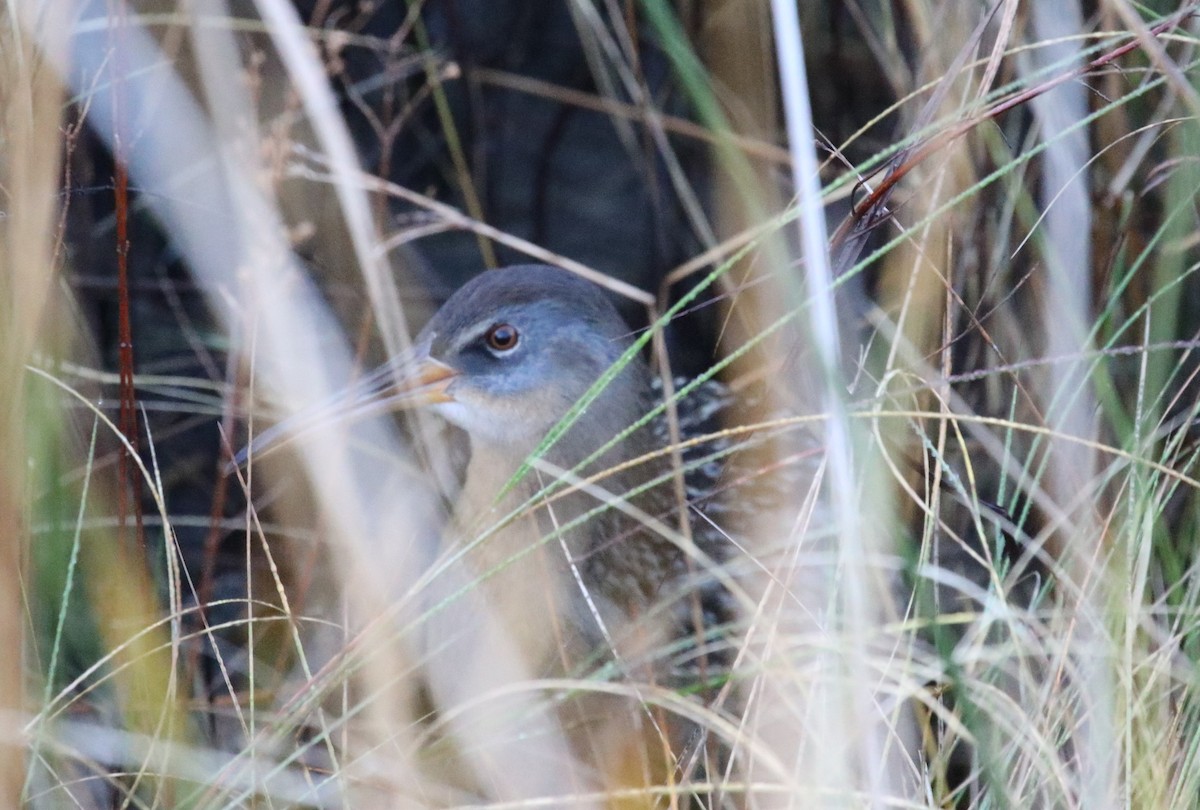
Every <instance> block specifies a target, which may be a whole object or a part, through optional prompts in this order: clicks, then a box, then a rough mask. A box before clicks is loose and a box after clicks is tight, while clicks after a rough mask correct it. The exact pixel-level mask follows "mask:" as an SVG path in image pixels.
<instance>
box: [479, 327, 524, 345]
mask: <svg viewBox="0 0 1200 810" xmlns="http://www.w3.org/2000/svg"><path fill="white" fill-rule="evenodd" d="M483 339H484V341H486V342H487V345H488V348H489V349H491V350H492V351H496V352H511V351H512V350H513V349H515V348H517V342H518V341H519V340H520V339H521V335H520V333H519V332H517V327H515V326H513V325H512V324H510V323H498V324H496V325H495V326H493V327H492V328H491V329H489V330H487V334H486V335H484V336H483Z"/></svg>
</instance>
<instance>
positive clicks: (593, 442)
mask: <svg viewBox="0 0 1200 810" xmlns="http://www.w3.org/2000/svg"><path fill="white" fill-rule="evenodd" d="M635 336H636V333H635V332H633V331H632V330H631V329H630V328H629V326H628V325H627V324H626V322H625V321H624V319H623V318H622V317H621V315H620V314H619V312H618V310H617V308H616V306H615V305H614V303H613V301H612V300H611V298H610V297H609V295H608V294H607V293H606V292H605V291H604V290H603V289H602V288H601V287H600V286H599V285H597V284H595V283H593V282H591V281H588V280H585V279H583V278H581V277H580V276H578V275H576V274H574V273H571V272H568V271H566V270H563V269H560V268H557V267H553V266H548V265H517V266H511V267H505V268H500V269H494V270H488V271H485V272H483V273H481V274H479V275H477V276H475V277H474V278H473V279H472V280H471V281H469V282H468V283H467V284H465V285H464V286H463V287H461V288H460V289H459V290H457V291H456V292H455V293H454V294H453V295H451V296H450V297H449V298H448V299H447V300H446V302H445V303H444V304H443V305H442V306H441V307H440V308H439V310H438V311H437V312H436V313H435V314H434V316H433V317H432V319H431V320H430V321H429V322H428V324H427V325H426V326H425V327H424V329H423V330H422V331H421V332H420V333H419V334H418V335H417V337H416V339H415V340H414V344H413V350H412V351H411V352H410V353H409V355H408V356H407V357H406V358H404V360H403V361H402V362H401V363H399V364H395V365H393V366H392V370H393V371H395V372H397V373H396V378H397V379H398V383H396V384H394V385H393V384H392V383H390V382H388V381H387V375H375V376H374V378H373V379H369V380H368V381H367V382H366V383H365V385H363V386H361V387H360V391H359V393H358V394H357V395H355V396H354V397H352V399H353V400H354V401H356V402H360V403H361V402H387V403H391V405H392V406H395V405H398V404H403V405H405V406H409V407H411V406H413V405H417V406H421V407H425V408H428V409H429V410H431V411H432V412H433V413H435V414H437V415H438V416H440V417H441V418H443V419H444V420H445V421H446V422H448V423H449V424H451V425H453V426H454V427H456V428H458V429H459V430H461V431H463V432H464V433H465V434H466V436H467V439H468V442H469V445H470V447H469V454H468V458H469V460H468V462H467V465H466V471H465V475H464V477H463V483H462V488H461V490H460V491H459V493H458V495H457V497H456V498H455V503H454V506H453V514H452V517H451V527H450V530H449V534H450V535H451V536H452V537H455V538H457V539H458V540H459V541H460V542H465V543H468V544H472V548H471V551H470V554H469V558H470V560H471V562H472V564H473V565H474V567H475V569H476V570H477V571H478V572H479V573H481V574H487V575H488V577H489V580H491V582H490V584H489V587H490V588H491V589H492V590H493V591H494V592H495V593H496V594H497V598H496V600H495V602H496V608H495V609H496V610H498V611H500V612H501V613H503V614H507V616H508V621H506V622H505V624H506V625H507V626H509V627H511V628H513V631H514V633H515V634H516V636H517V640H518V644H519V646H520V648H521V649H522V651H523V653H524V655H525V656H526V658H527V659H528V660H530V661H531V662H533V663H534V666H535V668H543V669H546V668H551V669H553V668H555V665H557V666H558V668H562V667H563V666H565V667H567V668H569V667H570V666H571V665H573V664H578V663H579V662H581V661H583V660H585V659H586V658H587V657H588V656H589V655H590V654H592V653H594V652H596V650H597V649H601V648H605V647H607V648H610V651H611V648H614V647H615V648H617V649H618V650H619V649H621V648H622V647H624V648H625V649H626V657H629V656H638V655H640V656H647V655H653V654H654V653H655V652H656V651H661V650H662V649H663V642H667V641H678V640H680V639H687V638H690V637H692V636H696V637H699V638H703V637H704V636H705V634H706V633H708V632H709V631H712V630H713V629H714V628H717V627H719V626H721V625H722V624H724V623H727V622H728V620H729V619H730V612H731V605H730V603H729V599H728V594H727V593H726V591H725V589H724V588H723V587H722V586H721V584H720V583H719V582H718V581H717V579H716V578H714V574H716V573H718V572H716V571H714V570H712V567H713V566H719V565H720V563H721V562H722V561H723V560H724V559H725V557H726V556H727V555H726V545H727V543H726V539H725V537H724V536H723V535H721V534H720V533H719V532H714V531H712V530H711V528H709V529H708V530H706V531H700V532H698V533H697V535H696V537H695V538H693V539H694V541H695V547H694V548H688V547H687V543H686V542H683V543H681V542H680V537H678V536H672V535H675V534H676V532H674V531H673V529H675V528H677V527H678V526H679V512H680V509H681V508H687V503H686V501H688V500H690V501H691V502H692V506H695V505H696V502H697V501H702V500H706V499H711V498H712V496H713V494H714V493H715V491H716V489H717V486H718V484H719V479H720V474H721V469H720V466H719V465H717V464H715V463H714V462H712V461H711V460H710V457H712V456H720V455H721V453H722V452H724V451H725V450H726V448H725V447H724V446H720V447H718V446H716V442H715V441H714V442H710V443H709V444H708V445H697V446H692V447H689V450H688V455H687V458H685V459H684V467H685V468H686V469H687V473H686V475H685V476H684V484H685V486H684V488H683V493H684V494H685V503H684V504H681V503H680V498H679V494H680V490H679V488H677V487H676V486H675V477H674V474H675V470H674V467H673V463H672V459H671V455H670V454H669V453H668V452H665V450H666V449H667V445H668V442H669V440H670V429H669V427H670V426H669V423H668V418H667V417H666V416H665V414H664V413H658V414H657V415H656V416H654V417H653V418H650V419H646V418H645V417H646V416H647V415H648V414H653V413H655V412H656V408H657V407H658V406H660V405H661V403H662V391H663V386H662V381H661V378H660V377H658V376H657V375H655V374H653V373H652V372H651V369H650V367H649V365H648V364H647V362H646V361H645V360H644V359H643V358H642V357H641V356H639V355H636V354H634V355H630V354H629V351H630V347H631V346H632V345H633V343H634V338H635ZM602 377H603V378H605V379H606V381H607V382H606V384H605V385H604V386H603V388H601V389H599V390H598V391H595V392H593V388H594V387H595V386H596V385H597V381H599V380H600V379H601V378H602ZM589 394H594V398H593V399H592V400H591V401H590V402H588V401H586V400H585V398H586V397H588V395H589ZM731 402H732V397H731V395H730V394H729V392H728V389H726V388H725V387H724V386H721V385H720V384H719V383H716V382H715V381H711V382H710V383H709V384H708V385H706V386H703V387H701V388H700V389H699V393H698V394H695V395H693V396H691V397H689V398H687V399H685V400H683V405H684V406H685V407H681V409H680V412H679V414H678V415H677V418H678V420H679V424H680V426H681V429H682V430H684V432H685V433H688V434H691V435H693V436H694V435H695V434H697V433H700V432H702V431H704V430H708V431H710V432H711V431H715V430H716V429H717V427H719V421H720V412H721V411H722V410H728V408H729V407H730V404H731ZM576 409H577V412H576ZM660 410H661V409H660ZM547 437H551V438H550V440H548V438H547ZM531 459H532V460H533V463H532V464H531V463H530V460H531ZM705 460H708V462H707V463H705ZM580 482H591V483H590V484H588V485H581V483H580ZM514 515H515V517H513V516H514ZM704 525H705V526H706V527H710V526H711V524H708V523H705V524H704ZM664 529H666V531H664ZM480 537H482V539H480V540H479V541H478V542H473V541H475V539H476V538H480ZM689 551H691V552H692V556H691V557H689ZM697 558H698V560H699V562H698V561H697ZM705 566H708V569H709V570H704V569H705ZM531 616H542V617H545V620H543V621H536V620H532V619H531ZM697 620H699V624H700V625H701V626H699V627H697V626H696V624H697ZM685 657H686V656H685ZM711 657H712V658H714V660H715V658H716V656H715V654H714V655H713V656H711ZM677 669H681V670H686V669H687V667H686V666H685V667H681V668H677ZM664 672H665V669H664V668H663V667H659V671H658V674H659V675H660V676H661V675H663V674H664Z"/></svg>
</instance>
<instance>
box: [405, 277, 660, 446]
mask: <svg viewBox="0 0 1200 810" xmlns="http://www.w3.org/2000/svg"><path fill="white" fill-rule="evenodd" d="M629 344H630V332H629V327H628V326H627V325H626V324H625V322H624V321H623V320H622V318H621V316H620V315H619V314H618V312H617V310H616V307H614V306H613V304H612V302H611V301H610V300H609V299H608V297H607V296H606V294H605V293H604V292H603V290H601V289H600V288H599V287H598V286H596V285H595V284H592V283H591V282H588V281H585V280H583V279H581V278H579V277H577V276H575V275H573V274H571V273H568V272H566V271H565V270H560V269H557V268H553V267H546V266H540V265H526V266H518V267H509V268H504V269H500V270H490V271H487V272H485V273H483V274H481V275H479V276H477V277H475V278H474V279H473V280H471V281H470V282H469V283H467V284H466V285H465V286H464V287H462V288H461V289H459V290H458V291H457V292H456V293H455V294H454V295H452V296H451V297H450V299H449V300H447V301H446V303H445V304H444V305H443V306H442V308H441V309H439V310H438V312H437V313H436V314H435V315H434V317H433V319H432V320H431V321H430V322H429V324H428V325H427V326H426V327H425V329H424V330H422V332H421V334H420V335H418V337H417V340H416V342H415V347H414V354H413V356H412V357H411V359H410V363H407V364H406V365H407V366H408V369H407V373H408V380H409V381H408V382H407V383H406V387H408V388H409V389H410V393H411V395H412V396H413V397H414V398H416V399H418V400H421V401H423V402H424V403H425V404H428V405H429V406H431V407H432V408H433V409H434V410H435V411H436V412H437V413H439V414H440V415H441V416H442V417H444V418H445V419H446V420H447V421H449V422H451V423H452V424H455V425H457V426H458V427H460V428H462V429H463V430H465V431H466V432H467V433H468V435H470V436H471V439H472V441H473V442H476V443H485V444H487V445H490V446H493V447H495V448H498V449H505V448H507V449H511V450H513V451H514V452H519V451H527V450H529V449H532V447H534V446H536V445H537V444H538V443H539V442H540V441H541V439H542V438H543V437H544V436H545V435H546V433H547V431H549V430H550V429H551V428H552V427H553V426H554V425H555V424H557V423H558V422H559V421H560V420H561V419H562V418H563V417H564V416H566V414H567V413H568V411H569V410H570V409H571V407H572V406H573V405H574V404H575V403H576V402H578V401H579V399H580V398H581V397H582V396H583V395H584V394H585V393H586V392H587V391H588V389H589V388H591V386H592V385H593V384H594V383H595V382H596V380H597V379H599V378H600V376H601V375H602V374H603V373H604V372H605V371H606V370H608V369H609V368H610V367H611V366H612V365H613V364H614V363H615V362H616V361H617V360H618V358H620V356H621V354H622V353H623V352H624V351H625V350H626V349H627V348H628V347H629ZM647 386H648V371H647V369H646V368H645V365H644V364H643V363H642V362H641V361H640V360H636V361H634V362H632V363H630V364H629V365H628V366H627V367H626V368H624V369H623V370H622V371H621V372H620V373H619V374H618V375H617V377H616V379H615V380H613V382H612V383H611V384H610V385H609V386H608V387H607V388H606V389H605V391H604V393H602V394H601V395H600V397H599V398H597V400H596V401H595V402H593V403H592V404H591V406H590V407H589V408H588V411H587V412H586V413H585V414H583V415H582V416H581V417H580V418H579V421H578V422H577V424H576V425H575V426H574V427H573V428H572V429H571V431H570V432H569V433H568V434H567V437H568V438H571V437H573V441H574V444H575V449H576V451H577V453H576V454H578V453H582V452H590V451H591V450H593V449H595V448H596V447H599V446H600V445H602V444H603V443H604V442H606V441H607V440H608V439H611V438H612V437H613V436H614V435H616V433H617V432H619V431H620V430H621V429H623V428H624V427H627V426H628V425H629V424H630V423H631V422H632V421H633V420H634V419H636V417H637V416H638V415H639V413H640V412H642V410H641V409H642V408H643V407H644V405H645V397H646V392H647V390H648V388H647Z"/></svg>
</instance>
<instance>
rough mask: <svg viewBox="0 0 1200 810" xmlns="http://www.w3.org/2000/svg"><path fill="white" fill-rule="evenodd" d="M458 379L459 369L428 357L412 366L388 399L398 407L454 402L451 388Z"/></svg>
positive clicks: (421, 358)
mask: <svg viewBox="0 0 1200 810" xmlns="http://www.w3.org/2000/svg"><path fill="white" fill-rule="evenodd" d="M457 377H458V370H457V369H455V368H453V367H451V366H448V365H446V364H445V363H443V362H442V361H440V360H435V359H433V358H432V357H429V356H428V355H426V356H424V357H420V358H418V359H417V360H416V362H414V363H413V365H412V366H410V368H409V369H408V373H407V374H405V375H404V376H403V377H401V379H400V381H399V382H398V383H397V384H396V387H395V388H394V389H393V391H394V393H393V394H392V396H389V397H388V398H387V399H388V400H389V401H391V402H392V403H394V404H395V405H396V406H397V407H405V406H421V405H437V404H439V403H443V402H453V401H454V397H453V396H451V395H450V386H451V385H452V384H453V383H454V380H455V378H457Z"/></svg>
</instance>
